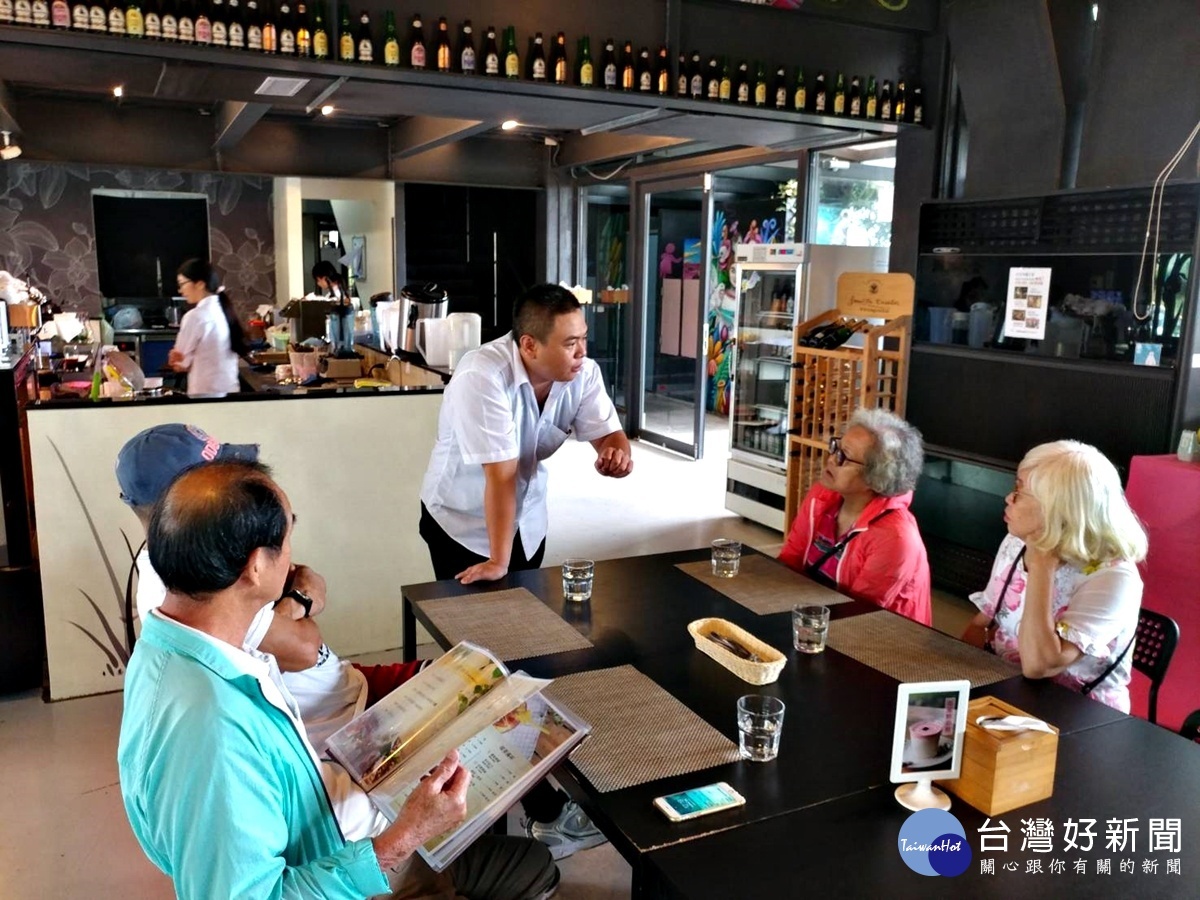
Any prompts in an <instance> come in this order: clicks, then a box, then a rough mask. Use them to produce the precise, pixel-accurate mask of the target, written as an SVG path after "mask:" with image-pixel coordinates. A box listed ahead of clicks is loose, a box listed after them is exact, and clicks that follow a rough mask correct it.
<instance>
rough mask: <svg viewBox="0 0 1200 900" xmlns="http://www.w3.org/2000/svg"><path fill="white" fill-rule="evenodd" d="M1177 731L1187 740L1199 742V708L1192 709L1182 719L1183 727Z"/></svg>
mask: <svg viewBox="0 0 1200 900" xmlns="http://www.w3.org/2000/svg"><path fill="white" fill-rule="evenodd" d="M1179 733H1180V734H1182V735H1183V736H1184V737H1185V738H1187V739H1188V740H1189V741H1195V742H1196V743H1197V744H1200V709H1197V710H1194V711H1193V712H1192V713H1191V715H1189V716H1188V717H1187V718H1186V719H1184V720H1183V727H1182V728H1180V729H1179Z"/></svg>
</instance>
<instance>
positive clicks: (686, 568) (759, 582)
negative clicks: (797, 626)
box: [675, 553, 850, 616]
mask: <svg viewBox="0 0 1200 900" xmlns="http://www.w3.org/2000/svg"><path fill="white" fill-rule="evenodd" d="M675 568H677V569H679V570H680V571H682V572H684V573H686V574H688V575H691V576H692V577H693V578H695V579H696V580H697V581H703V582H704V583H705V584H707V585H708V586H709V587H710V588H712V589H713V590H714V591H720V592H721V593H722V594H724V595H725V596H726V597H728V598H729V599H730V600H732V601H733V602H734V603H740V604H741V605H742V606H744V607H746V609H748V610H750V611H751V612H754V613H758V614H759V615H760V616H769V615H771V614H772V613H781V612H791V610H792V607H793V606H797V605H804V606H807V605H810V604H813V605H820V606H833V605H834V604H837V603H848V602H849V601H850V598H849V597H845V596H843V595H842V594H839V593H838V592H837V591H834V590H831V589H829V588H827V587H825V586H823V585H820V584H817V583H816V582H815V581H813V580H812V579H811V578H806V577H805V576H803V575H801V574H800V573H799V572H793V571H792V570H791V569H789V568H788V567H787V566H785V565H784V564H783V563H781V562H776V561H775V560H773V559H771V558H770V557H767V556H760V555H758V554H757V553H753V554H749V555H747V556H743V557H742V562H741V565H740V566H739V567H738V573H737V574H736V575H735V576H733V577H732V578H718V577H717V576H715V575H713V573H712V562H711V561H710V560H707V559H706V560H702V561H700V562H690V563H678V564H677V565H676V566H675Z"/></svg>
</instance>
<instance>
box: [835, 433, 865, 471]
mask: <svg viewBox="0 0 1200 900" xmlns="http://www.w3.org/2000/svg"><path fill="white" fill-rule="evenodd" d="M829 455H830V456H832V457H833V461H834V462H835V463H837V464H838V465H839V466H844V465H845V464H846V463H853V464H854V465H856V466H861V465H864V463H863V461H862V460H861V459H851V458H850V457H848V456H847V455H846V451H845V450H843V449H842V439H841V438H836V437H835V438H830V439H829Z"/></svg>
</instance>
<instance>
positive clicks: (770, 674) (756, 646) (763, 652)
mask: <svg viewBox="0 0 1200 900" xmlns="http://www.w3.org/2000/svg"><path fill="white" fill-rule="evenodd" d="M688 632H689V633H690V634H691V636H692V638H693V639H694V640H695V641H696V649H697V650H699V651H700V652H701V653H703V654H705V655H707V656H711V657H712V658H713V659H714V660H716V661H717V662H718V663H720V664H721V665H722V666H724V667H725V668H726V669H728V670H729V671H730V672H732V673H733V674H734V675H736V676H737V677H738V678H740V679H742V681H747V682H749V683H750V684H770V683H771V682H773V681H776V680H778V678H779V673H780V672H781V671H783V665H784V663H786V662H787V657H786V656H784V655H783V654H782V653H780V652H779V651H778V650H776V649H775V648H774V647H772V646H771V645H770V644H764V643H763V642H762V641H760V640H759V639H758V638H756V637H755V636H754V635H752V634H751V633H750V632H748V631H746V629H744V628H739V627H738V626H737V625H734V624H733V623H732V622H730V621H727V620H726V619H697V620H696V621H694V622H692V623H691V624H689V625H688ZM713 633H715V634H719V635H721V636H722V637H727V638H730V639H731V640H733V641H735V642H737V643H738V644H741V645H742V646H743V647H745V648H746V649H747V650H749V651H750V652H751V653H754V654H756V655H757V656H758V658H759V659H760V660H762V662H752V661H750V660H748V659H742V658H741V657H740V656H735V655H734V654H733V653H731V652H730V651H729V650H726V649H725V648H724V647H722V646H721V645H720V644H718V643H715V642H714V641H711V640H709V639H708V637H706V635H709V634H713Z"/></svg>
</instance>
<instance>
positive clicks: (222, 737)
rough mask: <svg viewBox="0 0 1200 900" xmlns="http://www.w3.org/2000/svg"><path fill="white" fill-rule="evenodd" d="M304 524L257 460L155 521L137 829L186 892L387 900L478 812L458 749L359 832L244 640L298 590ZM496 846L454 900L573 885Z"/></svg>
mask: <svg viewBox="0 0 1200 900" xmlns="http://www.w3.org/2000/svg"><path fill="white" fill-rule="evenodd" d="M293 523H294V516H293V515H292V511H291V507H290V505H289V504H288V500H287V497H286V496H285V495H284V494H283V492H282V491H281V490H280V489H279V488H278V487H277V486H276V485H275V484H274V482H272V481H271V479H270V477H269V476H268V475H267V473H266V469H265V468H264V467H263V466H261V465H260V464H258V463H254V462H247V461H217V462H212V463H207V464H204V465H201V466H198V467H196V468H193V469H190V470H188V471H186V472H184V473H183V474H182V475H181V476H180V477H179V478H178V479H177V480H176V481H175V482H174V483H173V484H172V485H171V487H170V488H168V490H167V491H166V493H165V494H164V496H163V497H162V498H161V499H160V500H159V501H158V502H157V503H156V504H155V507H154V512H153V514H152V516H151V520H150V527H149V530H148V534H147V543H148V546H149V549H150V562H151V564H152V565H153V566H154V569H155V571H156V572H158V574H159V576H160V577H161V578H162V581H163V583H164V585H165V586H166V588H167V599H166V601H165V602H164V603H163V604H162V606H161V607H159V608H158V609H156V610H154V611H153V612H152V613H151V614H150V616H149V617H148V618H147V620H146V622H145V623H144V627H143V630H142V637H141V640H139V641H138V644H137V647H136V648H135V650H134V653H133V656H132V658H131V660H130V663H129V670H128V672H127V674H126V680H125V709H124V712H123V715H122V718H121V736H120V742H119V745H118V750H117V760H118V765H119V770H120V778H121V795H122V798H123V800H124V802H125V810H126V813H127V815H128V817H129V822H130V825H131V826H132V828H133V832H134V835H135V836H136V837H137V839H138V842H139V843H140V844H141V845H142V848H143V849H144V850H145V852H146V854H147V856H149V857H150V860H151V861H152V862H153V863H154V864H155V865H156V866H158V867H159V868H160V869H161V870H162V871H163V872H165V873H166V874H167V875H169V876H170V877H171V879H172V881H173V883H174V887H175V892H176V894H177V895H178V896H180V897H183V898H191V897H197V898H201V897H202V898H215V897H237V898H250V897H329V898H363V897H369V896H373V895H375V894H380V893H384V892H387V891H389V890H391V885H390V884H389V878H388V876H387V872H388V871H395V870H401V871H405V872H407V871H408V869H409V863H416V862H417V861H416V860H414V859H413V854H414V853H415V851H416V850H417V848H418V847H420V846H421V845H422V844H424V843H425V842H426V841H428V840H429V839H430V838H433V837H435V836H437V835H439V834H442V833H443V832H445V831H446V830H447V829H449V828H452V827H454V826H455V825H457V824H458V823H459V822H461V821H462V820H463V818H464V817H465V814H466V791H467V785H468V783H469V780H470V774H469V772H467V770H466V769H465V768H463V767H462V766H461V765H460V764H459V760H458V755H457V752H453V753H451V754H450V755H449V756H447V757H446V758H445V759H444V760H442V762H441V763H439V764H438V766H436V767H435V768H434V769H433V771H432V772H431V773H430V774H429V776H428V777H426V778H425V779H424V780H423V781H422V782H421V783H420V784H419V785H418V786H417V787H416V789H415V790H414V792H413V793H412V795H411V796H410V797H409V799H408V801H407V802H406V803H405V805H404V807H403V809H402V810H401V811H400V814H399V816H398V817H397V818H396V820H395V822H394V823H392V824H391V825H390V826H388V827H386V828H384V829H383V830H382V831H380V832H379V833H378V834H376V835H375V836H374V837H373V838H363V839H360V840H347V839H346V838H345V836H344V835H343V832H342V830H341V828H340V827H339V825H338V820H337V818H336V817H335V815H334V811H333V808H332V805H331V802H330V798H329V795H328V794H327V792H326V789H325V785H324V783H323V782H322V779H321V774H320V770H319V760H318V758H317V755H316V753H315V751H314V750H313V748H312V746H311V745H310V744H309V743H308V740H307V738H306V737H305V732H304V727H303V723H302V722H301V721H300V716H299V711H298V709H297V708H296V706H295V702H294V701H292V700H290V699H289V695H288V693H287V691H286V690H285V689H284V688H283V686H282V680H281V677H280V675H279V669H278V666H277V665H276V663H275V660H274V657H272V656H270V655H268V654H261V653H257V652H248V651H246V650H245V649H244V648H243V641H244V639H245V635H246V631H247V629H248V628H249V626H250V622H251V620H252V619H253V618H254V616H255V614H256V613H257V612H258V611H259V610H260V609H262V608H263V607H264V606H267V605H270V604H272V603H273V602H274V601H275V600H277V599H278V598H279V596H280V595H281V593H282V591H283V585H284V582H285V580H286V578H287V574H288V570H289V568H290V565H291V534H292V528H293ZM492 840H505V841H507V842H508V843H507V844H506V845H505V846H504V847H503V848H500V847H498V846H493V847H488V846H486V845H480V844H479V843H478V842H477V845H476V846H473V847H472V848H471V850H469V851H468V853H471V852H472V851H476V849H477V847H478V852H476V854H475V858H474V859H473V860H471V864H470V866H469V867H467V868H466V869H459V870H456V871H453V872H452V873H451V877H452V879H453V884H452V885H451V886H450V888H451V890H452V891H453V892H454V893H456V894H459V895H463V896H467V897H474V898H494V897H523V898H535V897H541V896H545V895H546V892H547V891H550V890H552V889H553V888H554V887H555V886H556V885H557V879H558V873H557V871H556V870H555V867H554V865H553V863H552V862H551V861H550V858H549V857H550V855H549V853H548V852H547V851H546V850H545V849H544V848H543V847H541V846H540V845H539V844H537V843H535V842H533V841H528V840H525V841H521V839H518V838H508V839H503V838H493V839H492ZM514 841H521V843H519V844H515V843H512V842H514ZM455 865H456V866H457V865H458V864H457V863H456V864H455ZM452 868H453V867H452ZM426 871H427V870H426ZM499 873H503V875H501V874H499ZM513 876H516V880H514V878H513Z"/></svg>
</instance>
